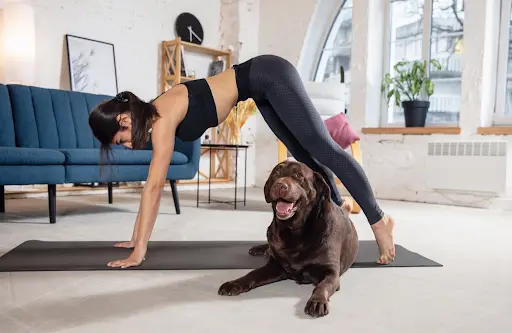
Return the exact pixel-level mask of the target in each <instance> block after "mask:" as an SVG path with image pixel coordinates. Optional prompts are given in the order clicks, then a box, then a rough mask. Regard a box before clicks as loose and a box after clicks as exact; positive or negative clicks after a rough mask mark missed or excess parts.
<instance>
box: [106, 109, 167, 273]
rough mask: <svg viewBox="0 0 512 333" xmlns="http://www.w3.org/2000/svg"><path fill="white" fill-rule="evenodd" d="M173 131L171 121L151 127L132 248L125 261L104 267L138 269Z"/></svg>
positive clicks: (159, 194) (156, 206)
mask: <svg viewBox="0 0 512 333" xmlns="http://www.w3.org/2000/svg"><path fill="white" fill-rule="evenodd" d="M175 130H176V125H175V123H174V122H173V121H172V119H171V120H169V119H166V118H160V119H159V120H158V121H157V122H156V123H155V124H154V126H153V134H152V144H153V155H152V158H151V164H150V166H149V174H148V178H147V180H146V184H145V185H144V189H143V191H142V196H141V203H140V207H139V214H138V221H137V222H138V227H136V228H137V231H134V234H136V235H137V237H136V239H135V247H134V249H133V252H132V254H131V255H130V256H129V257H128V258H127V259H124V260H118V261H114V262H110V263H109V264H108V266H111V267H121V268H126V267H130V266H138V265H140V263H141V262H142V260H143V259H144V256H145V255H146V251H147V244H148V242H149V239H150V237H151V232H152V231H153V227H154V225H155V221H156V217H157V214H158V210H159V208H160V200H161V198H162V190H163V188H164V185H165V178H166V175H167V171H168V169H169V165H170V163H171V158H172V154H173V151H174V135H175ZM137 222H136V223H137Z"/></svg>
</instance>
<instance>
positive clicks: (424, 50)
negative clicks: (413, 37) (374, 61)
mask: <svg viewBox="0 0 512 333" xmlns="http://www.w3.org/2000/svg"><path fill="white" fill-rule="evenodd" d="M454 1H457V5H458V1H459V0H454ZM504 1H512V0H504ZM391 2H392V0H385V2H384V10H385V13H386V15H385V22H384V27H385V29H386V30H385V33H384V38H383V50H384V53H383V54H384V57H383V61H384V63H383V65H382V77H384V75H385V74H386V73H389V71H390V69H391V67H390V66H391V64H390V60H391V49H390V47H391V45H390V44H391V19H392V18H391V16H392V13H391ZM433 5H434V0H425V2H424V7H423V34H422V35H421V41H422V42H421V56H422V59H424V60H426V63H427V68H430V60H431V59H430V58H431V51H432V50H431V47H432V45H431V43H432V41H431V39H432V19H433V18H432V14H433ZM461 10H464V1H462V6H461ZM462 36H464V30H463V32H462ZM427 76H428V77H430V70H429V72H428V75H427ZM462 80H463V78H462V77H461V82H462ZM461 94H462V91H461ZM380 111H381V112H380V121H379V123H380V125H381V127H391V126H392V127H405V122H404V121H401V122H393V123H390V122H389V111H390V104H388V103H387V101H386V96H383V95H381V110H380ZM460 112H462V110H459V114H460ZM459 124H460V122H444V123H440V124H427V125H426V126H428V127H453V126H460V125H459Z"/></svg>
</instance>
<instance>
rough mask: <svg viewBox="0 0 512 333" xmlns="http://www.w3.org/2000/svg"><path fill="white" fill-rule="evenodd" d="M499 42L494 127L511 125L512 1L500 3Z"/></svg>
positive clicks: (507, 0)
mask: <svg viewBox="0 0 512 333" xmlns="http://www.w3.org/2000/svg"><path fill="white" fill-rule="evenodd" d="M501 6H502V7H501V22H500V37H499V38H500V40H499V51H498V52H499V53H498V73H497V80H498V81H497V89H496V90H497V91H496V109H495V112H494V123H495V124H496V125H512V43H511V41H512V29H511V24H510V23H511V18H512V17H511V10H512V7H511V6H512V1H511V0H502V1H501Z"/></svg>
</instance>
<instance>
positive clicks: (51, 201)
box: [48, 184, 57, 224]
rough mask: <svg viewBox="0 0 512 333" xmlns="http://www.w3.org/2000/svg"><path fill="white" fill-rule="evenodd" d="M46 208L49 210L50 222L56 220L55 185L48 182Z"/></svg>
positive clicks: (52, 222)
mask: <svg viewBox="0 0 512 333" xmlns="http://www.w3.org/2000/svg"><path fill="white" fill-rule="evenodd" d="M48 210H49V211H50V223H51V224H54V223H55V222H56V220H57V218H56V216H57V185H55V184H48Z"/></svg>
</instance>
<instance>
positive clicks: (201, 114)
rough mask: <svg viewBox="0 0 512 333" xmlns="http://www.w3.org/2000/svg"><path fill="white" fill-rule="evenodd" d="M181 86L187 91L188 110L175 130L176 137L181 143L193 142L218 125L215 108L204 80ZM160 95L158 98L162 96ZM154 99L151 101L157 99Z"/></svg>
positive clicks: (208, 87) (208, 86) (185, 83)
mask: <svg viewBox="0 0 512 333" xmlns="http://www.w3.org/2000/svg"><path fill="white" fill-rule="evenodd" d="M180 84H183V85H185V86H186V87H187V90H188V110H187V114H186V115H185V118H183V120H182V121H181V123H180V124H179V125H178V127H177V128H176V137H177V138H179V139H181V140H183V141H195V140H197V139H199V138H200V137H201V136H202V135H203V134H204V132H205V131H206V130H207V129H209V128H211V127H216V126H218V125H219V118H218V116H217V107H216V105H215V100H214V99H213V95H212V91H211V90H210V85H209V84H208V82H207V81H206V80H205V79H196V80H193V81H188V82H184V83H180ZM164 93H165V92H163V93H161V94H160V95H159V96H158V97H160V96H162V95H163V94H164ZM158 97H157V98H155V99H153V101H155V100H157V99H158Z"/></svg>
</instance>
